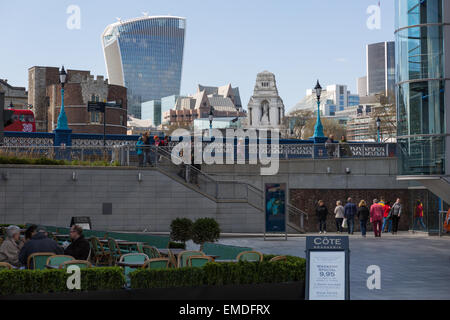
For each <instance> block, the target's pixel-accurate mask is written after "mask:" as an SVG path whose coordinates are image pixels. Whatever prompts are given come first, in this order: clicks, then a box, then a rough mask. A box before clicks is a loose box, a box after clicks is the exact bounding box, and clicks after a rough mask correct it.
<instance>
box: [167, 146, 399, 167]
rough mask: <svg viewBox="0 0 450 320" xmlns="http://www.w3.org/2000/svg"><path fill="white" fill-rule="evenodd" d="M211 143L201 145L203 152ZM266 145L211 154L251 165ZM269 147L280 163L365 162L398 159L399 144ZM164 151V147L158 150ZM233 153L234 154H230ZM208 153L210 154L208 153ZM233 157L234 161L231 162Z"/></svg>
mask: <svg viewBox="0 0 450 320" xmlns="http://www.w3.org/2000/svg"><path fill="white" fill-rule="evenodd" d="M207 145H208V143H206V142H203V143H202V144H201V147H202V153H203V152H204V150H205V148H206V146H207ZM175 146H176V144H175V143H170V144H169V146H165V147H162V148H164V150H165V151H167V152H169V153H170V152H171V151H172V149H173V148H174V147H175ZM262 146H263V145H258V144H246V145H245V146H241V147H239V146H236V145H233V144H227V143H217V144H215V146H214V150H213V152H212V153H211V155H212V157H213V158H215V159H216V160H219V159H220V161H221V162H222V163H224V164H235V163H239V159H241V158H243V159H244V163H252V160H253V161H254V162H255V163H256V161H257V160H258V159H259V158H260V155H259V153H260V151H262V150H261V147H262ZM264 146H265V147H266V148H267V151H266V153H265V154H267V156H268V157H272V154H273V155H276V154H278V158H279V159H280V160H295V159H335V158H338V159H361V158H362V159H364V158H392V157H396V156H397V144H396V143H330V144H327V143H323V144H305V143H299V144H286V143H280V144H278V145H270V144H268V145H264ZM158 148H161V147H158ZM230 150H231V152H230ZM208 152H209V151H208ZM230 155H232V156H234V160H233V161H232V162H231V163H230V159H227V157H230Z"/></svg>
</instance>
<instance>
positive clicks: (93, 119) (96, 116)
mask: <svg viewBox="0 0 450 320" xmlns="http://www.w3.org/2000/svg"><path fill="white" fill-rule="evenodd" d="M90 114H91V123H100V112H90Z"/></svg>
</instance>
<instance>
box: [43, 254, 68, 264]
mask: <svg viewBox="0 0 450 320" xmlns="http://www.w3.org/2000/svg"><path fill="white" fill-rule="evenodd" d="M72 260H75V258H74V257H72V256H67V255H57V254H55V255H53V256H51V257H48V258H47V261H46V262H45V264H46V265H51V266H59V265H60V264H61V263H64V262H66V261H72Z"/></svg>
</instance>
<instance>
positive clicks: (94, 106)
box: [87, 101, 106, 113]
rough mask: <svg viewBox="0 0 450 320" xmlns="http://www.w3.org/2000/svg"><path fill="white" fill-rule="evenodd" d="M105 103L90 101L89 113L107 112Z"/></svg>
mask: <svg viewBox="0 0 450 320" xmlns="http://www.w3.org/2000/svg"><path fill="white" fill-rule="evenodd" d="M105 105H106V103H105V102H97V101H89V102H88V105H87V109H88V112H102V113H103V112H105Z"/></svg>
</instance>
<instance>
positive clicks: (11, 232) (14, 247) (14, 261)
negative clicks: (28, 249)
mask: <svg viewBox="0 0 450 320" xmlns="http://www.w3.org/2000/svg"><path fill="white" fill-rule="evenodd" d="M22 246H23V241H21V240H20V228H19V227H18V226H13V225H12V226H9V227H8V228H6V239H5V241H3V243H2V245H1V246H0V262H7V263H9V264H10V265H12V266H14V267H16V268H19V267H20V262H19V252H20V249H22Z"/></svg>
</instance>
